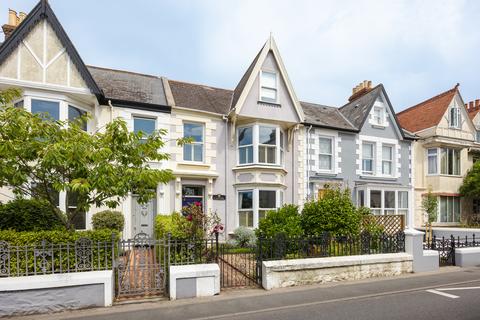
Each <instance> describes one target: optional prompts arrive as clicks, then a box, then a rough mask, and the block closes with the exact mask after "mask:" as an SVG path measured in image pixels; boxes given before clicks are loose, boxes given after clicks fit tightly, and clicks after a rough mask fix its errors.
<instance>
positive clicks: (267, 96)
mask: <svg viewBox="0 0 480 320" xmlns="http://www.w3.org/2000/svg"><path fill="white" fill-rule="evenodd" d="M260 101H263V102H270V103H277V101H278V100H277V74H276V73H274V72H267V71H261V73H260Z"/></svg>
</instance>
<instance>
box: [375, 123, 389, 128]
mask: <svg viewBox="0 0 480 320" xmlns="http://www.w3.org/2000/svg"><path fill="white" fill-rule="evenodd" d="M372 127H374V128H376V129H385V128H386V127H387V125H385V124H376V123H372Z"/></svg>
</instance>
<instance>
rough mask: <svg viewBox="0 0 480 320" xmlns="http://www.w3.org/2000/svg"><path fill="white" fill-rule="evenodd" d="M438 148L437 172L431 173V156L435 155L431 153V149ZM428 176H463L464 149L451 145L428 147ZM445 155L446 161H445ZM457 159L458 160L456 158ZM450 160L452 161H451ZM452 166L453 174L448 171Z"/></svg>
mask: <svg viewBox="0 0 480 320" xmlns="http://www.w3.org/2000/svg"><path fill="white" fill-rule="evenodd" d="M434 149H436V150H437V152H436V155H437V162H436V164H437V172H436V173H430V172H429V170H430V167H429V161H428V160H429V157H434V156H433V155H429V150H434ZM426 152H427V164H426V167H427V176H436V175H441V176H448V177H461V176H462V149H458V148H450V147H435V148H427V151H426ZM443 157H445V158H444V159H445V163H444V162H443V161H444V159H443ZM455 159H457V160H455ZM450 161H452V162H451V163H450ZM450 166H451V169H452V170H451V172H452V173H451V174H450V173H448V172H449V171H450Z"/></svg>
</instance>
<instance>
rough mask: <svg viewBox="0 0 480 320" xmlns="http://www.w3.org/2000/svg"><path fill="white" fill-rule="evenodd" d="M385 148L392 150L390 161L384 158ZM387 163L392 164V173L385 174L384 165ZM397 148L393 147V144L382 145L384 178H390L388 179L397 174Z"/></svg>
mask: <svg viewBox="0 0 480 320" xmlns="http://www.w3.org/2000/svg"><path fill="white" fill-rule="evenodd" d="M383 148H390V150H391V152H390V157H391V158H390V160H388V159H385V157H384V152H383ZM385 162H389V163H390V173H385V172H384V163H385ZM394 166H395V146H394V145H391V144H387V143H382V175H383V176H388V177H392V176H394V172H395V168H394Z"/></svg>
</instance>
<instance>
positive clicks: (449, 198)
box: [437, 196, 462, 223]
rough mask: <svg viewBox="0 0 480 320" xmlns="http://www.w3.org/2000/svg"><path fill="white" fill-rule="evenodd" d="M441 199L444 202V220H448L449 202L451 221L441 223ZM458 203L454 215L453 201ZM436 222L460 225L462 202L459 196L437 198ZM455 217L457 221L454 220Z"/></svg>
mask: <svg viewBox="0 0 480 320" xmlns="http://www.w3.org/2000/svg"><path fill="white" fill-rule="evenodd" d="M442 199H445V200H446V210H447V212H446V217H447V219H446V220H449V219H448V217H449V208H450V206H449V205H450V202H451V208H452V212H451V216H452V221H442ZM454 200H457V201H458V212H457V213H455V212H454V211H455V201H454ZM437 212H438V214H437V222H438V223H460V221H461V217H462V200H461V197H459V196H438V209H437ZM455 217H457V218H458V220H455Z"/></svg>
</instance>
